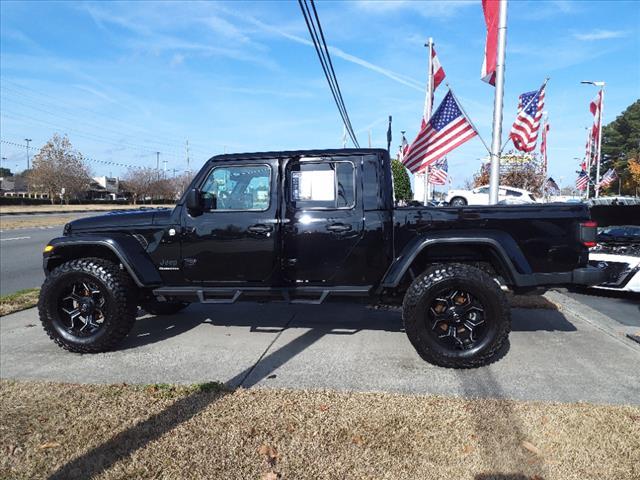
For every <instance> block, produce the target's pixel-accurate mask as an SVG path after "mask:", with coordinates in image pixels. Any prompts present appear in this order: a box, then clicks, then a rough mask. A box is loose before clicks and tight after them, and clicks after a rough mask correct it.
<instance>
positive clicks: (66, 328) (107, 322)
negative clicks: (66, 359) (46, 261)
mask: <svg viewBox="0 0 640 480" xmlns="http://www.w3.org/2000/svg"><path fill="white" fill-rule="evenodd" d="M134 290H135V289H134V286H133V284H132V282H131V279H130V278H129V277H128V276H127V274H126V273H125V272H123V271H121V270H120V269H119V268H118V266H117V265H115V264H113V263H112V262H110V261H108V260H104V259H102V258H80V259H77V260H71V261H69V262H66V263H63V264H62V265H60V266H59V267H57V268H56V269H54V270H53V271H52V272H51V273H50V274H49V276H48V277H47V279H46V280H45V282H44V284H43V285H42V288H41V290H40V300H39V302H38V310H39V313H40V321H41V322H42V326H43V327H44V330H45V332H47V334H48V335H49V337H51V339H52V340H53V341H54V342H56V343H57V344H58V345H59V346H60V347H62V348H64V349H65V350H69V351H71V352H80V353H97V352H104V351H107V350H111V349H113V348H114V347H115V346H116V345H117V344H118V343H120V342H121V341H122V340H123V339H124V338H125V337H126V336H127V334H128V333H129V331H130V330H131V328H132V327H133V324H134V322H135V319H136V302H135V298H134V294H133V292H134Z"/></svg>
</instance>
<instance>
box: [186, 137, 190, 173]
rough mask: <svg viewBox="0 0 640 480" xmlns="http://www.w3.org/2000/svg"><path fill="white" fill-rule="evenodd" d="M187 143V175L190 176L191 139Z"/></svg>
mask: <svg viewBox="0 0 640 480" xmlns="http://www.w3.org/2000/svg"><path fill="white" fill-rule="evenodd" d="M185 143H186V145H185V148H186V151H187V175H189V174H190V173H191V168H190V167H189V139H187V141H186V142H185Z"/></svg>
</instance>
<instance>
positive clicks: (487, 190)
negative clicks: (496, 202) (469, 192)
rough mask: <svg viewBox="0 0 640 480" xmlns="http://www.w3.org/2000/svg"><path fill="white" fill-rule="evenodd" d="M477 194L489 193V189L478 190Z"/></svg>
mask: <svg viewBox="0 0 640 480" xmlns="http://www.w3.org/2000/svg"><path fill="white" fill-rule="evenodd" d="M478 193H489V187H482V188H479V189H478Z"/></svg>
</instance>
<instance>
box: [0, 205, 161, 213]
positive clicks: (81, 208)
mask: <svg viewBox="0 0 640 480" xmlns="http://www.w3.org/2000/svg"><path fill="white" fill-rule="evenodd" d="M144 206H145V205H142V204H139V205H103V204H99V203H98V204H90V205H1V206H0V214H3V213H32V212H44V213H56V212H86V211H88V210H94V211H95V210H128V209H132V208H140V207H144ZM146 207H147V208H158V207H160V208H162V207H173V205H147V206H146Z"/></svg>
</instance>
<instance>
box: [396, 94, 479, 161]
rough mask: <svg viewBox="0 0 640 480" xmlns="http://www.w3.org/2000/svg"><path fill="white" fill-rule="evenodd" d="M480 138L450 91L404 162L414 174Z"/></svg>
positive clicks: (421, 130)
mask: <svg viewBox="0 0 640 480" xmlns="http://www.w3.org/2000/svg"><path fill="white" fill-rule="evenodd" d="M476 135H477V133H476V131H475V129H474V128H473V126H472V125H471V123H470V122H469V121H468V120H467V118H466V117H465V116H464V114H463V113H462V110H461V109H460V107H459V106H458V103H457V102H456V99H455V98H454V96H453V93H452V92H451V90H449V92H448V93H447V94H446V95H445V97H444V98H443V99H442V103H441V104H440V106H439V107H438V109H437V110H436V112H435V113H434V114H433V116H432V117H431V119H430V120H429V122H427V125H426V126H425V127H424V128H421V129H420V132H419V133H418V135H417V136H416V138H415V140H414V141H413V143H412V144H411V145H410V146H409V150H408V151H407V155H406V156H405V157H404V160H403V163H404V165H405V166H406V167H407V169H409V171H410V172H411V173H416V172H420V171H422V170H424V169H425V168H427V167H428V166H429V165H432V164H433V163H435V162H436V161H437V160H439V159H440V158H442V157H444V156H445V155H446V154H447V153H449V152H450V151H451V150H453V149H455V148H456V147H459V146H460V145H462V144H463V143H465V142H467V141H469V140H470V139H472V138H473V137H475V136H476Z"/></svg>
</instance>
